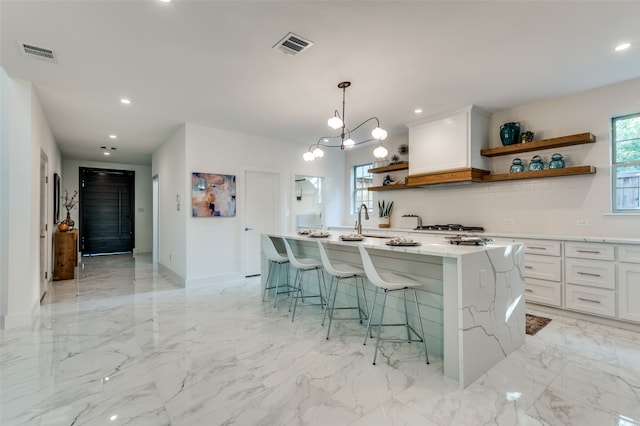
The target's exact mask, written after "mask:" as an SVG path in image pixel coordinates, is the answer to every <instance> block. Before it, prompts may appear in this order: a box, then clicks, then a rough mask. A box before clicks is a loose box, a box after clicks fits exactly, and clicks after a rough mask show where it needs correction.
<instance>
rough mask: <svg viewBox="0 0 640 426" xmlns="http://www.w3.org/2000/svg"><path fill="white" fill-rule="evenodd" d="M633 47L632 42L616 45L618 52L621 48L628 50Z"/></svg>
mask: <svg viewBox="0 0 640 426" xmlns="http://www.w3.org/2000/svg"><path fill="white" fill-rule="evenodd" d="M630 47H631V43H622V44H619V45H617V46H616V52H619V51H621V50H626V49H628V48H630Z"/></svg>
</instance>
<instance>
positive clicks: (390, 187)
mask: <svg viewBox="0 0 640 426" xmlns="http://www.w3.org/2000/svg"><path fill="white" fill-rule="evenodd" d="M409 188H411V187H410V186H409V185H405V184H403V183H397V184H395V185H384V186H371V187H369V191H392V190H394V189H409Z"/></svg>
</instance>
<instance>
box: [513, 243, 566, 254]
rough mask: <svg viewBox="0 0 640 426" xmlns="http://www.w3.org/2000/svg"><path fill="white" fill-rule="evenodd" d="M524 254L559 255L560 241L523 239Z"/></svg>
mask: <svg viewBox="0 0 640 426" xmlns="http://www.w3.org/2000/svg"><path fill="white" fill-rule="evenodd" d="M522 242H523V243H524V244H525V247H524V252H525V253H526V254H542V255H545V256H560V253H561V248H562V242H561V241H550V240H523V241H522Z"/></svg>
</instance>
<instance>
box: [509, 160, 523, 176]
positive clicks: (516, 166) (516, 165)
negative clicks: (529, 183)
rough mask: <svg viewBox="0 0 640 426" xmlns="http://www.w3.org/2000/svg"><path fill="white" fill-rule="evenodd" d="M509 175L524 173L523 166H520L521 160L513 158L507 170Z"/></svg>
mask: <svg viewBox="0 0 640 426" xmlns="http://www.w3.org/2000/svg"><path fill="white" fill-rule="evenodd" d="M509 172H510V173H520V172H524V164H522V160H521V159H519V158H514V159H513V162H512V163H511V167H510V168H509Z"/></svg>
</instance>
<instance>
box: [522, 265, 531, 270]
mask: <svg viewBox="0 0 640 426" xmlns="http://www.w3.org/2000/svg"><path fill="white" fill-rule="evenodd" d="M524 269H533V266H527V265H525V266H524Z"/></svg>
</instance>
